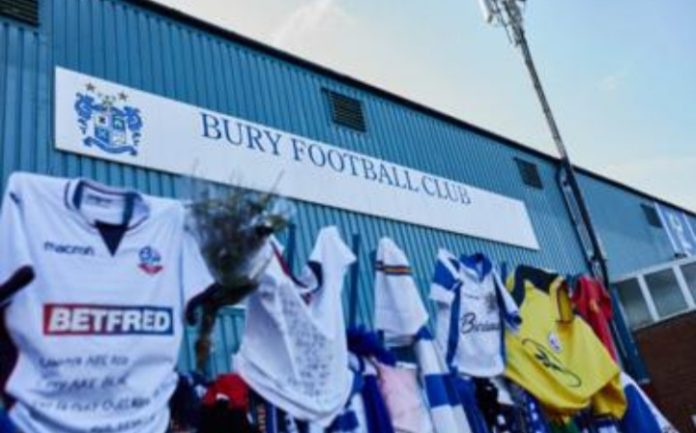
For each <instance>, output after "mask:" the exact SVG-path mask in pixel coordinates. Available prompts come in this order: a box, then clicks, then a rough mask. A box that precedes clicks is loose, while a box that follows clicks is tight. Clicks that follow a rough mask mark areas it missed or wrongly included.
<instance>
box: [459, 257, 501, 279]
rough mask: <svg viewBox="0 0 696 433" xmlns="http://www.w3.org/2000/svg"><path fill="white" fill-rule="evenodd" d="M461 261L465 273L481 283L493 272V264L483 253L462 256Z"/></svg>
mask: <svg viewBox="0 0 696 433" xmlns="http://www.w3.org/2000/svg"><path fill="white" fill-rule="evenodd" d="M459 261H460V262H461V263H462V265H463V266H462V268H463V270H464V272H466V273H467V274H469V275H470V276H472V277H476V278H477V279H478V280H479V281H483V280H484V279H485V278H486V277H487V276H488V275H489V274H490V273H491V271H492V270H493V263H492V262H491V261H490V259H488V257H486V256H485V255H484V254H483V253H475V254H472V255H470V256H462V257H460V259H459Z"/></svg>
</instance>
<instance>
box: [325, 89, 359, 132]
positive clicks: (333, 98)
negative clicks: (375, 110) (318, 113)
mask: <svg viewBox="0 0 696 433" xmlns="http://www.w3.org/2000/svg"><path fill="white" fill-rule="evenodd" d="M326 94H327V97H328V99H329V108H330V109H331V119H332V120H333V121H334V123H336V124H338V125H341V126H345V127H348V128H351V129H355V130H356V131H361V132H364V131H365V114H364V112H363V107H362V104H361V103H360V101H359V100H357V99H355V98H351V97H350V96H346V95H343V94H340V93H337V92H334V91H331V90H326Z"/></svg>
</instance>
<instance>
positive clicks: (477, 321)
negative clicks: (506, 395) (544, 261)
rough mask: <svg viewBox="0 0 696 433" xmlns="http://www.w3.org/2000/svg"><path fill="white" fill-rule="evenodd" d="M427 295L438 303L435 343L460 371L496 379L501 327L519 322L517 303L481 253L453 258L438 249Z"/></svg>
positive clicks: (502, 348) (502, 359)
mask: <svg viewBox="0 0 696 433" xmlns="http://www.w3.org/2000/svg"><path fill="white" fill-rule="evenodd" d="M430 298H431V299H432V300H434V301H435V302H436V303H437V308H438V310H437V341H438V344H440V347H442V348H443V349H445V351H446V360H447V364H448V365H449V366H450V367H452V368H453V369H454V370H456V371H457V372H459V373H461V374H466V375H469V376H474V377H494V376H498V375H500V374H502V373H503V371H505V344H504V339H503V335H504V325H506V326H508V327H509V328H511V329H513V330H515V329H517V328H518V326H519V324H520V318H519V312H518V309H517V305H516V304H515V301H514V300H513V299H512V297H511V296H510V294H509V293H508V292H507V290H505V289H504V287H503V284H502V282H501V281H500V277H499V276H498V274H497V273H496V271H495V270H494V269H493V264H492V263H491V261H490V260H489V259H488V258H487V257H485V256H484V255H482V254H475V255H472V256H469V257H463V258H462V259H461V260H457V259H456V258H455V257H454V256H453V255H452V254H451V253H449V252H448V251H446V250H440V252H439V253H438V259H437V263H436V265H435V275H434V277H433V283H432V285H431V289H430Z"/></svg>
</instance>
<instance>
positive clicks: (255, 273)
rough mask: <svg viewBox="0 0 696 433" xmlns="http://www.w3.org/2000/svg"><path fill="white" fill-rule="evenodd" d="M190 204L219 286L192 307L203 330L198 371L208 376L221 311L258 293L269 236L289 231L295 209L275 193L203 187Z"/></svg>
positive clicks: (190, 310)
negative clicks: (213, 335) (213, 334)
mask: <svg viewBox="0 0 696 433" xmlns="http://www.w3.org/2000/svg"><path fill="white" fill-rule="evenodd" d="M196 191H197V192H195V195H194V199H193V200H192V202H191V203H190V204H189V207H190V214H191V217H192V224H191V226H192V228H193V231H194V233H195V235H196V237H197V239H198V242H199V246H200V248H201V251H202V253H203V257H204V258H205V260H206V262H207V264H208V267H209V268H210V271H211V272H212V273H213V276H214V277H215V281H216V284H215V285H214V286H213V287H212V288H211V289H209V290H208V291H206V292H205V293H204V294H202V295H201V296H199V297H197V298H196V299H195V300H194V301H192V302H191V303H190V304H189V308H188V310H187V319H188V321H189V323H191V324H192V323H195V322H197V321H198V320H196V319H199V320H200V326H199V332H198V338H197V340H196V345H195V350H196V367H197V369H198V370H199V371H203V369H204V367H205V364H206V362H207V359H208V357H209V355H210V350H211V345H212V343H211V338H210V337H211V334H212V331H213V327H214V325H215V318H216V316H217V313H218V311H219V310H220V309H221V308H223V307H226V306H231V305H235V304H237V303H238V302H240V301H241V300H242V299H243V298H245V297H246V296H247V295H249V294H250V293H251V292H252V291H253V290H254V289H256V287H257V285H258V282H257V279H258V277H260V275H261V274H262V272H263V270H264V269H265V266H266V265H267V263H268V258H267V257H262V255H261V254H259V252H260V250H261V248H262V247H263V245H264V243H265V242H266V240H267V239H268V237H269V236H270V235H272V234H273V233H277V232H279V231H281V230H283V229H284V228H285V227H287V225H288V223H289V220H290V218H291V216H292V212H293V208H292V205H291V204H290V203H289V202H288V201H286V200H285V199H283V198H282V197H279V196H277V195H275V194H273V193H259V192H254V191H250V190H246V189H242V188H236V187H234V188H224V189H223V188H216V187H213V186H210V185H204V184H203V185H201V184H198V185H197V187H196Z"/></svg>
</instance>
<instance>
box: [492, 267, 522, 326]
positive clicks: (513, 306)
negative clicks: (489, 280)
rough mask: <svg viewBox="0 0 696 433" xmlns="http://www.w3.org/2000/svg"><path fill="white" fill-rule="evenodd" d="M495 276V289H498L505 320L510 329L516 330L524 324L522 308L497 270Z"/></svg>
mask: <svg viewBox="0 0 696 433" xmlns="http://www.w3.org/2000/svg"><path fill="white" fill-rule="evenodd" d="M494 278H495V290H496V291H497V293H498V299H499V300H500V302H499V304H500V308H501V310H502V311H501V313H502V318H503V321H504V322H505V325H506V326H507V327H508V328H509V329H511V330H513V331H516V330H518V329H519V327H520V325H521V324H522V317H521V316H520V309H519V307H518V306H517V303H516V302H515V300H514V299H513V298H512V295H511V294H510V292H508V291H507V289H506V288H505V285H504V284H503V281H502V280H501V279H500V275H498V273H497V272H495V274H494Z"/></svg>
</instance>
